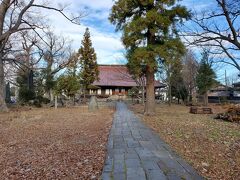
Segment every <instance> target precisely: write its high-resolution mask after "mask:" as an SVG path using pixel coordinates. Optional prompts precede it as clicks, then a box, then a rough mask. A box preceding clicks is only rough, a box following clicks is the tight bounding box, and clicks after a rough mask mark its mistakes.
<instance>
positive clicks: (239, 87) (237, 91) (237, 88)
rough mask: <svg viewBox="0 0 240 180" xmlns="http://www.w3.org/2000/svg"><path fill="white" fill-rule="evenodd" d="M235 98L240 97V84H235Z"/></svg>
mask: <svg viewBox="0 0 240 180" xmlns="http://www.w3.org/2000/svg"><path fill="white" fill-rule="evenodd" d="M233 96H234V97H240V82H237V83H233Z"/></svg>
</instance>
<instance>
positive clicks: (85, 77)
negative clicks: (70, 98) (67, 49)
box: [78, 28, 99, 91]
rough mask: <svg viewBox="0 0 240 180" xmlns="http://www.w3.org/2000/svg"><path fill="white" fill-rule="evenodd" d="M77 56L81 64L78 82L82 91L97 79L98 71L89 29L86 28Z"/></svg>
mask: <svg viewBox="0 0 240 180" xmlns="http://www.w3.org/2000/svg"><path fill="white" fill-rule="evenodd" d="M78 54H79V58H80V64H81V72H80V75H79V76H80V83H81V84H82V85H83V88H84V91H85V90H86V89H87V87H88V86H89V85H90V84H92V83H93V82H94V81H95V80H97V79H98V75H99V71H98V64H97V55H96V53H95V50H94V48H93V47H92V41H91V37H90V31H89V29H88V28H87V29H86V32H85V33H84V37H83V40H82V46H81V48H80V49H79V52H78Z"/></svg>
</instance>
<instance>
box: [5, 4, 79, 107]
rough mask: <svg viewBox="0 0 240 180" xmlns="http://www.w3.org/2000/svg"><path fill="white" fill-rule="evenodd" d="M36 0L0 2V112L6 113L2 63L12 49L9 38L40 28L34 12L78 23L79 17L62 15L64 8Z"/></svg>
mask: <svg viewBox="0 0 240 180" xmlns="http://www.w3.org/2000/svg"><path fill="white" fill-rule="evenodd" d="M38 2H39V1H36V0H30V1H25V0H2V1H1V2H0V111H7V110H8V109H7V106H6V103H5V100H4V96H5V94H4V88H5V76H4V61H6V59H7V55H6V54H7V52H9V51H11V49H12V47H11V44H9V38H10V37H11V36H13V35H14V34H15V33H17V32H21V31H26V30H32V29H36V28H42V24H41V21H36V20H35V17H36V16H39V15H38V14H37V13H35V11H37V10H39V9H47V10H53V11H57V12H59V13H60V14H61V15H63V16H64V17H65V18H67V19H68V20H69V21H71V22H72V23H78V21H79V18H80V17H81V15H80V16H77V17H72V18H70V17H69V16H67V15H66V14H65V13H64V10H65V7H61V8H55V7H51V6H49V5H48V3H46V2H43V3H41V4H38Z"/></svg>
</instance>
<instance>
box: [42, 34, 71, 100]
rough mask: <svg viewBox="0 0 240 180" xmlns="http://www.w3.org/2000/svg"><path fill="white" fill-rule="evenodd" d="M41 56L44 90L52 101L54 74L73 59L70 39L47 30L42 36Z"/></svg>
mask: <svg viewBox="0 0 240 180" xmlns="http://www.w3.org/2000/svg"><path fill="white" fill-rule="evenodd" d="M41 48H42V56H43V60H44V61H45V62H46V66H45V67H42V69H43V71H44V76H45V78H44V79H45V90H46V94H47V95H48V98H49V99H50V100H51V101H53V95H52V88H53V80H54V75H55V74H56V73H58V72H59V71H60V70H62V69H64V68H65V67H67V66H68V65H69V64H70V63H71V61H72V60H73V59H72V58H71V57H72V55H73V51H72V48H71V41H69V40H68V39H67V38H65V37H63V36H57V35H55V34H54V32H52V31H50V30H49V31H47V32H46V35H45V37H44V38H43V45H42V47H41Z"/></svg>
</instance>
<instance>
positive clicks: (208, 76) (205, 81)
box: [196, 51, 216, 95]
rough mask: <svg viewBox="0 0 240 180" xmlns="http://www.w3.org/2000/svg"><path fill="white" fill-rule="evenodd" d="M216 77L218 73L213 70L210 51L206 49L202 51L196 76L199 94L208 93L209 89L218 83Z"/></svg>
mask: <svg viewBox="0 0 240 180" xmlns="http://www.w3.org/2000/svg"><path fill="white" fill-rule="evenodd" d="M215 78H216V74H215V72H214V71H213V69H212V67H211V64H210V63H209V53H208V52H207V51H204V52H203V53H202V59H201V62H200V66H199V70H198V74H197V77H196V83H197V87H198V92H199V94H201V95H204V94H205V93H207V91H208V90H209V89H211V88H212V87H213V86H214V84H215V83H216V80H215Z"/></svg>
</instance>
